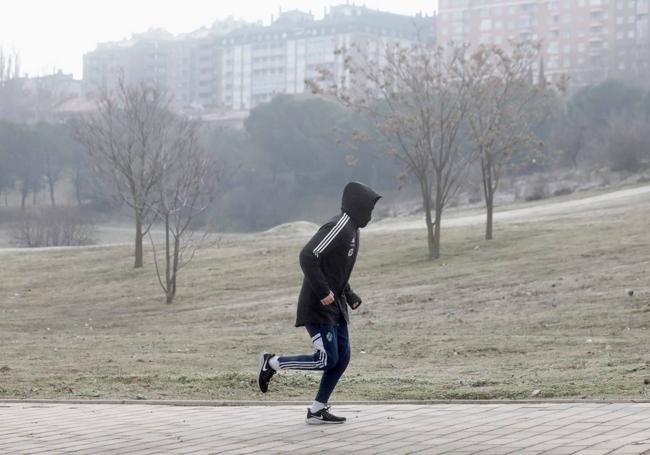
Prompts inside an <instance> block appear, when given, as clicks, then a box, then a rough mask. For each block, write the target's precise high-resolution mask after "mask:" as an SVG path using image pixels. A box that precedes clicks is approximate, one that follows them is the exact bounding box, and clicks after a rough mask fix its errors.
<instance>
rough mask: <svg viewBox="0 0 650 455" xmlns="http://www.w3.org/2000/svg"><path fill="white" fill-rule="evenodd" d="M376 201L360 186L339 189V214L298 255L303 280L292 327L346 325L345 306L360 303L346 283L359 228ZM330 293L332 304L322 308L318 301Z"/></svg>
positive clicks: (369, 214)
mask: <svg viewBox="0 0 650 455" xmlns="http://www.w3.org/2000/svg"><path fill="white" fill-rule="evenodd" d="M380 198H381V195H379V194H378V193H377V192H375V191H374V190H372V189H371V188H370V187H368V186H366V185H364V184H363V183H359V182H351V183H348V184H347V185H346V186H345V189H344V190H343V200H342V206H341V213H340V214H339V215H337V216H335V217H334V218H332V219H331V220H329V221H328V222H327V223H325V224H324V225H323V226H321V228H320V229H319V230H318V232H316V234H314V236H313V237H312V238H311V240H309V242H307V245H305V247H304V248H303V249H302V251H301V252H300V267H301V268H302V271H303V273H304V275H305V278H304V280H303V283H302V289H301V290H300V297H299V299H298V312H297V317H296V327H299V326H303V325H305V324H326V325H339V324H341V323H342V322H346V323H347V322H348V309H347V306H348V305H351V306H352V305H355V304H356V303H360V302H361V299H359V297H358V296H357V295H356V294H355V293H354V292H353V291H352V289H351V288H350V285H349V284H348V280H349V278H350V274H351V273H352V269H353V268H354V263H355V261H356V259H357V252H358V251H359V228H363V227H366V225H367V224H368V223H369V222H370V218H371V216H372V210H373V209H374V207H375V204H376V203H377V201H378V200H379V199H380ZM330 290H331V291H332V292H333V293H334V297H335V298H336V301H335V302H334V303H332V304H331V305H323V304H322V303H321V300H322V299H324V298H325V297H327V296H328V295H329V292H330Z"/></svg>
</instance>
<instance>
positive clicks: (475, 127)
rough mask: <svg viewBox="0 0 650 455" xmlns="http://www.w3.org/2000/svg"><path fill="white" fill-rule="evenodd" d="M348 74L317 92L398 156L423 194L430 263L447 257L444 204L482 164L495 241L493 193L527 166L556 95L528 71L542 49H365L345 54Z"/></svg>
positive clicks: (326, 75) (324, 76)
mask: <svg viewBox="0 0 650 455" xmlns="http://www.w3.org/2000/svg"><path fill="white" fill-rule="evenodd" d="M340 52H341V53H342V54H343V61H344V62H345V69H346V71H345V76H343V77H340V78H339V79H337V78H336V77H335V76H334V74H333V73H331V72H329V71H327V70H323V71H321V75H320V77H319V78H318V79H317V80H314V81H311V86H312V89H313V90H314V92H315V93H318V94H322V95H325V96H330V97H332V98H334V99H336V100H338V101H339V102H340V103H342V104H343V105H345V106H347V107H349V108H352V109H354V110H355V111H357V112H360V113H363V114H365V115H366V116H367V117H368V118H370V119H372V120H373V121H374V123H375V126H376V128H377V130H378V131H379V132H380V133H381V134H382V135H383V137H384V139H385V144H386V146H387V147H388V148H389V150H390V153H391V155H392V156H394V157H395V158H397V159H398V160H399V161H400V162H401V163H402V164H403V166H404V170H405V174H404V175H413V176H415V178H416V180H417V182H418V185H419V187H420V194H421V196H422V205H423V208H424V215H425V221H426V226H427V231H428V235H427V242H428V250H429V257H430V259H437V258H438V257H439V256H440V234H441V224H442V217H443V212H444V209H445V207H446V206H447V205H448V203H449V201H450V199H451V198H452V197H454V196H455V195H456V194H457V192H458V191H459V190H460V188H461V187H462V186H463V185H464V184H465V183H466V180H467V178H466V177H467V176H468V171H469V169H470V166H471V165H472V163H473V162H475V161H477V160H478V162H479V163H480V170H481V172H480V175H481V179H482V182H481V184H482V185H481V186H482V188H483V194H484V199H485V204H486V208H487V222H486V238H487V239H491V238H492V236H493V228H492V225H493V208H494V196H495V193H496V191H497V189H498V187H499V182H500V179H501V177H502V174H503V172H504V170H505V168H506V167H508V166H513V165H514V164H516V163H525V162H526V161H527V160H528V159H529V158H530V156H531V153H532V151H533V150H535V148H537V147H538V146H539V144H540V139H539V138H538V137H537V136H536V134H535V132H534V129H535V127H536V126H538V125H540V124H541V123H542V122H543V121H544V120H545V119H547V118H548V116H549V114H550V109H549V108H550V107H551V105H552V100H553V99H554V98H555V95H554V92H553V91H551V90H550V89H549V88H548V87H547V86H546V85H545V84H544V83H541V84H533V83H532V81H531V77H530V70H531V67H532V66H533V63H534V61H535V60H536V59H537V58H538V53H539V46H538V45H532V44H528V43H522V44H513V45H512V50H511V51H509V52H506V51H504V50H503V49H501V48H499V47H496V46H480V47H479V48H478V49H477V50H475V51H472V52H470V51H469V49H468V47H467V46H452V45H450V46H447V47H443V46H436V45H434V44H430V43H419V44H418V45H417V46H408V47H405V46H401V45H399V44H394V45H391V46H390V47H388V48H387V49H386V50H385V52H384V54H383V56H382V59H381V61H377V60H376V58H375V56H374V55H369V54H366V53H365V52H364V50H363V49H361V48H358V47H352V48H351V49H342V50H341V51H340Z"/></svg>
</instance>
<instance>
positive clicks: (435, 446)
mask: <svg viewBox="0 0 650 455" xmlns="http://www.w3.org/2000/svg"><path fill="white" fill-rule="evenodd" d="M336 412H338V413H340V414H342V415H346V416H347V417H348V423H347V424H345V425H328V426H322V425H318V426H316V425H313V426H312V425H306V424H305V423H304V421H303V418H304V414H305V408H304V406H294V405H291V406H289V405H281V406H225V407H211V406H182V407H180V406H160V405H156V406H152V405H139V404H128V405H113V404H39V403H27V402H25V403H7V402H4V403H2V402H0V453H2V454H14V453H16V454H32V453H55V454H63V453H85V454H100V453H113V454H124V453H129V454H130V453H137V454H158V453H160V454H163V453H164V454H180V453H193V454H194V453H205V454H211V453H238V454H244V453H282V454H284V453H292V454H294V453H295V454H302V453H323V452H325V453H330V454H338V453H354V454H355V455H361V454H365V453H368V454H375V453H386V454H402V453H425V454H426V453H431V454H441V453H449V454H464V453H481V454H506V453H515V454H532V453H545V454H573V453H576V454H582V455H588V454H605V453H616V454H639V453H644V452H646V451H647V452H646V453H650V403H612V404H609V403H580V404H573V403H512V404H510V403H509V404H498V403H490V404H437V405H425V404H415V405H403V404H399V405H390V404H387V405H352V404H348V405H339V406H336Z"/></svg>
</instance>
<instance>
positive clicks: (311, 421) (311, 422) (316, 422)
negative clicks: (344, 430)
mask: <svg viewBox="0 0 650 455" xmlns="http://www.w3.org/2000/svg"><path fill="white" fill-rule="evenodd" d="M305 422H307V425H341V424H342V423H345V422H326V421H325V420H319V419H305Z"/></svg>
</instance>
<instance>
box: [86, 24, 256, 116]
mask: <svg viewBox="0 0 650 455" xmlns="http://www.w3.org/2000/svg"><path fill="white" fill-rule="evenodd" d="M244 24H245V23H244V22H242V21H236V20H233V19H232V18H229V19H227V20H225V21H217V22H215V23H214V24H213V25H212V26H211V27H205V28H202V29H199V30H196V31H194V32H191V33H186V34H182V35H178V36H174V35H173V34H171V33H169V32H167V31H165V30H162V29H153V30H149V31H147V32H145V33H140V34H134V35H133V37H131V38H130V39H127V40H122V41H117V42H110V43H100V44H98V45H97V48H96V49H95V50H94V51H92V52H89V53H87V54H85V55H84V62H83V80H84V85H85V87H86V92H87V93H89V94H92V93H96V92H97V91H98V90H101V89H102V88H109V89H110V88H112V87H114V86H115V84H116V82H117V80H118V77H119V76H120V75H123V77H124V80H125V82H126V83H127V84H129V85H134V84H138V83H141V82H144V83H147V84H151V85H155V86H156V87H158V88H160V89H161V90H165V91H167V92H168V93H169V94H170V95H171V97H172V102H173V104H174V106H175V107H177V108H179V109H183V108H195V109H198V110H201V109H209V108H214V107H216V106H217V105H218V103H219V99H220V96H219V93H218V88H219V87H220V84H219V82H218V78H219V76H220V74H221V73H220V67H219V64H220V62H221V58H220V52H221V49H220V38H221V37H222V36H223V35H226V34H228V33H229V32H231V31H233V30H235V29H237V28H238V27H241V26H243V25H244Z"/></svg>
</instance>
